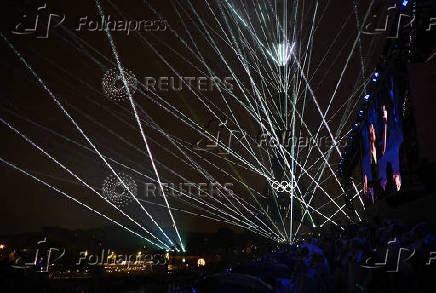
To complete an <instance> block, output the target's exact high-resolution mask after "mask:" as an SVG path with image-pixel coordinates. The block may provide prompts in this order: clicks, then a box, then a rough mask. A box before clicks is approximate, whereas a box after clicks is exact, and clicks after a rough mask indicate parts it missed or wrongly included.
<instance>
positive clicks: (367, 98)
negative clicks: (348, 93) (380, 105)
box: [363, 95, 371, 102]
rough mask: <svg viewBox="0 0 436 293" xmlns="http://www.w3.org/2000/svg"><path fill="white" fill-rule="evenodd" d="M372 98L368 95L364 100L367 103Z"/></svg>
mask: <svg viewBox="0 0 436 293" xmlns="http://www.w3.org/2000/svg"><path fill="white" fill-rule="evenodd" d="M370 97H371V96H370V95H366V96H364V97H363V100H364V101H365V102H368V101H369V98H370Z"/></svg>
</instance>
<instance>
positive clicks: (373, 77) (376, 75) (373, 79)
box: [372, 72, 380, 82]
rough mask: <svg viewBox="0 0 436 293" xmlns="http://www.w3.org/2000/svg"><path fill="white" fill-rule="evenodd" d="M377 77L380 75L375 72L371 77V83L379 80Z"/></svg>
mask: <svg viewBox="0 0 436 293" xmlns="http://www.w3.org/2000/svg"><path fill="white" fill-rule="evenodd" d="M379 76H380V73H378V72H375V73H374V74H373V75H372V81H373V82H376V81H377V79H378V78H379Z"/></svg>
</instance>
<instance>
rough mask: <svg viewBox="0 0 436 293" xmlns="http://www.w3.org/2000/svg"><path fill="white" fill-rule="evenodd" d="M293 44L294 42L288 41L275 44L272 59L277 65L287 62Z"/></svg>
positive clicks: (283, 64)
mask: <svg viewBox="0 0 436 293" xmlns="http://www.w3.org/2000/svg"><path fill="white" fill-rule="evenodd" d="M294 46H295V43H292V44H289V43H288V42H282V43H279V44H277V45H276V48H275V54H274V56H273V59H274V61H276V62H277V64H278V65H279V66H285V65H286V64H287V63H288V62H289V59H291V54H292V51H293V50H294Z"/></svg>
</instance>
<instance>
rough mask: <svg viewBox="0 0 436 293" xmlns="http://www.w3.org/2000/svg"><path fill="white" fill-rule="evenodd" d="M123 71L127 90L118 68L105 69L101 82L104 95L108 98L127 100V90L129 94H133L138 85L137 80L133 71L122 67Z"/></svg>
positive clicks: (118, 100)
mask: <svg viewBox="0 0 436 293" xmlns="http://www.w3.org/2000/svg"><path fill="white" fill-rule="evenodd" d="M123 73H124V77H125V78H126V82H127V86H128V88H129V91H127V89H126V86H125V84H124V81H123V76H122V75H121V73H120V71H119V70H118V68H114V69H110V70H108V71H106V73H105V74H104V76H103V79H102V82H101V84H102V87H103V92H104V95H105V96H106V97H108V98H109V99H112V100H114V101H117V102H120V101H123V100H128V98H129V92H130V94H131V95H133V94H134V93H135V92H136V88H137V86H138V80H137V79H136V77H135V75H134V74H133V72H131V71H129V70H127V69H123Z"/></svg>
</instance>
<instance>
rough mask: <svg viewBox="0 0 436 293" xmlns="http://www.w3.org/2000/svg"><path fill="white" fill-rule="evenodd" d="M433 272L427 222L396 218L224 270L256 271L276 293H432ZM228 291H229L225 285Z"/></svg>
mask: <svg viewBox="0 0 436 293" xmlns="http://www.w3.org/2000/svg"><path fill="white" fill-rule="evenodd" d="M432 262H433V263H432ZM435 273H436V237H435V236H434V235H433V234H432V233H430V232H429V229H428V227H427V225H426V224H425V223H420V224H417V225H415V226H412V227H407V226H406V225H404V224H402V223H401V222H399V221H385V222H384V223H382V224H380V225H378V226H372V225H370V224H364V223H360V224H355V225H352V226H350V227H348V228H347V229H346V230H345V231H335V232H330V233H324V234H321V235H320V236H319V237H311V238H309V239H308V238H305V240H304V241H301V242H300V243H298V244H294V245H292V246H289V245H288V246H285V247H281V248H280V249H276V250H274V251H273V252H272V253H269V254H265V255H263V256H259V255H258V256H257V257H255V258H254V259H253V260H252V261H250V262H248V263H246V264H242V265H240V266H238V267H235V268H234V269H232V272H231V273H229V272H228V275H232V274H233V275H235V274H238V275H240V274H245V275H250V276H254V277H256V278H258V279H260V280H262V281H264V282H265V283H266V284H269V286H270V289H271V290H270V291H269V292H278V293H304V292H311V293H314V292H319V293H329V292H334V293H342V292H343V293H354V292H377V293H381V292H382V293H384V292H386V293H388V292H395V293H402V292H414V293H415V292H434V289H432V278H433V277H434V276H436V275H435ZM225 278H226V277H225V276H224V275H223V279H225ZM239 278H240V277H239ZM247 288H250V287H249V286H248V287H247ZM196 292H202V291H201V290H199V291H196ZM228 292H233V291H232V290H231V288H229V290H228ZM235 292H236V291H235ZM238 292H268V290H258V291H256V290H254V289H253V288H251V289H249V290H247V291H238Z"/></svg>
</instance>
